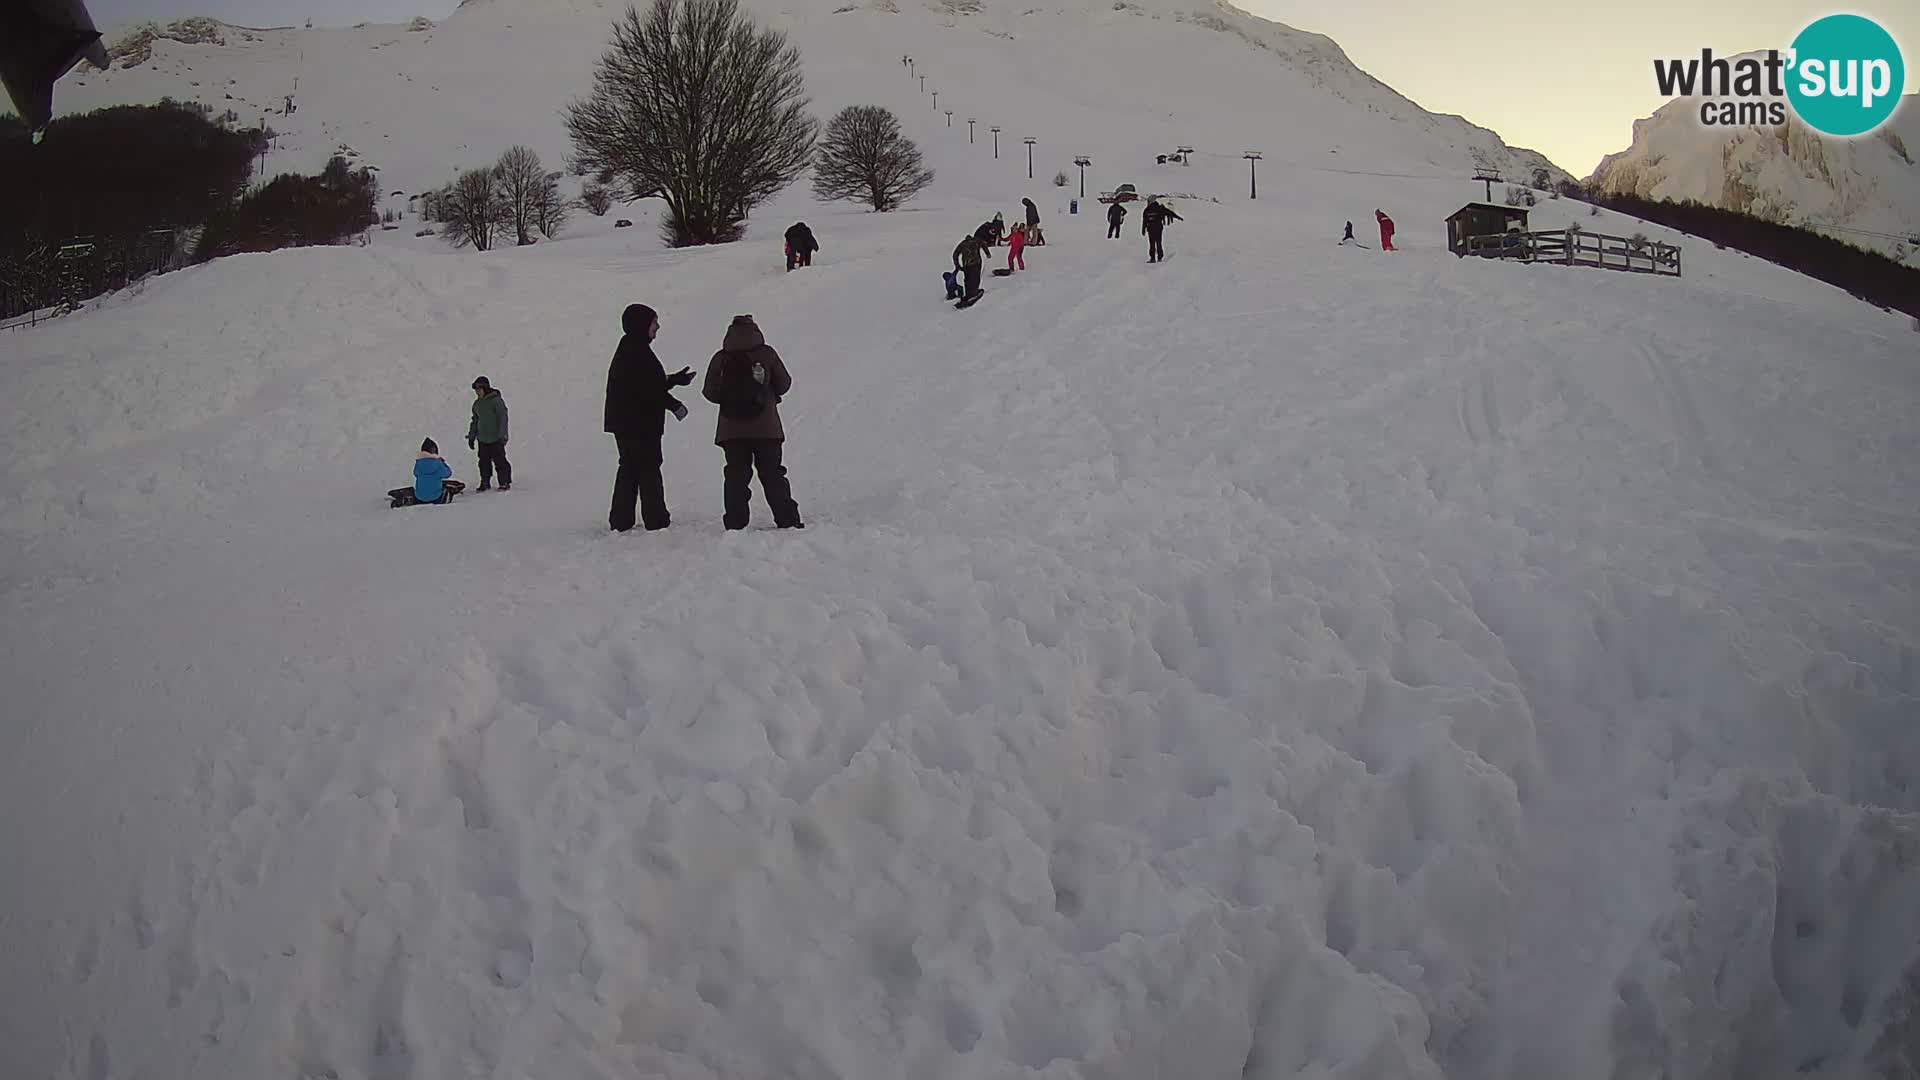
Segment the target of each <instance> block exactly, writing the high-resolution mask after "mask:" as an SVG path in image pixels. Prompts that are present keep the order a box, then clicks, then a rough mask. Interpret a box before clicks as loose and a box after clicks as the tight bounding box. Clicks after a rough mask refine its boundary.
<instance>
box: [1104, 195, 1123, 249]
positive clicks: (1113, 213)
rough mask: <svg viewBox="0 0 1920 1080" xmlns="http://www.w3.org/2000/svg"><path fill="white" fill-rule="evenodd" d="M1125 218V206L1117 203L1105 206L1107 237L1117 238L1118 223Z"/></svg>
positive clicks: (1118, 231) (1118, 235)
mask: <svg viewBox="0 0 1920 1080" xmlns="http://www.w3.org/2000/svg"><path fill="white" fill-rule="evenodd" d="M1125 220H1127V208H1126V207H1124V206H1121V205H1120V204H1119V203H1114V204H1113V205H1112V206H1109V207H1107V239H1109V240H1117V239H1119V237H1120V223H1121V222H1123V221H1125Z"/></svg>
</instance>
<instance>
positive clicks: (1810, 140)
mask: <svg viewBox="0 0 1920 1080" xmlns="http://www.w3.org/2000/svg"><path fill="white" fill-rule="evenodd" d="M1915 154H1920V97H1916V96H1913V95H1909V96H1908V97H1907V98H1906V99H1904V100H1903V101H1902V102H1901V103H1900V105H1899V107H1898V108H1897V109H1896V110H1895V112H1894V115H1893V118H1892V119H1891V120H1890V121H1888V123H1887V125H1886V126H1885V127H1883V128H1881V129H1880V130H1879V131H1878V132H1875V133H1874V134H1873V135H1870V136H1867V137H1864V138H1859V139H1836V138H1831V137H1827V136H1823V135H1820V134H1819V133H1818V132H1815V131H1813V130H1812V129H1810V128H1808V127H1807V126H1806V125H1804V124H1802V123H1800V121H1799V120H1798V119H1797V118H1794V117H1792V116H1791V114H1789V122H1788V124H1787V126H1786V127H1784V128H1759V127H1745V128H1734V129H1731V130H1715V129H1710V128H1703V127H1701V126H1700V123H1699V118H1698V105H1697V103H1690V102H1688V101H1684V100H1680V101H1674V102H1670V103H1668V104H1667V105H1664V106H1662V107H1661V108H1660V109H1658V110H1657V111H1655V112H1654V114H1653V115H1652V116H1649V117H1646V118H1644V119H1641V120H1635V121H1634V122H1633V144H1632V145H1631V146H1629V147H1628V148H1627V149H1625V150H1622V151H1620V152H1619V153H1617V154H1609V155H1607V157H1606V158H1604V159H1603V160H1602V161H1601V162H1600V165H1599V167H1598V168H1596V169H1595V170H1594V173H1593V176H1592V179H1593V180H1594V181H1596V182H1598V183H1599V184H1600V185H1601V186H1602V187H1603V188H1605V189H1606V190H1607V191H1612V192H1623V193H1627V194H1632V195H1638V196H1641V197H1643V198H1649V199H1674V200H1684V199H1694V200H1698V201H1700V202H1703V203H1707V204H1710V205H1713V206H1723V207H1726V208H1728V209H1731V210H1744V211H1746V212H1748V213H1751V214H1754V215H1756V216H1758V217H1762V218H1766V219H1767V220H1770V221H1780V222H1785V223H1788V224H1793V225H1804V226H1807V227H1809V228H1812V229H1815V230H1818V231H1821V232H1825V233H1828V234H1829V235H1832V236H1834V237H1837V238H1839V239H1841V240H1845V241H1847V242H1849V243H1852V244H1855V245H1858V246H1860V247H1864V248H1868V249H1870V250H1875V251H1888V250H1890V249H1892V248H1893V246H1894V245H1895V244H1896V243H1900V244H1903V247H1904V249H1905V250H1908V251H1915V250H1920V243H1915V242H1914V240H1913V239H1912V238H1914V237H1920V159H1916V158H1915V157H1914V155H1915Z"/></svg>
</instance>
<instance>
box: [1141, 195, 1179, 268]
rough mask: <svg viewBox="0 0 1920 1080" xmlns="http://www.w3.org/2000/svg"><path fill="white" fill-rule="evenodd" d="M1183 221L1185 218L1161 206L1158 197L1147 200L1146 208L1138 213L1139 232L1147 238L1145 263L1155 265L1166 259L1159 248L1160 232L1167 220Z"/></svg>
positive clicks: (1164, 253) (1170, 208) (1167, 207)
mask: <svg viewBox="0 0 1920 1080" xmlns="http://www.w3.org/2000/svg"><path fill="white" fill-rule="evenodd" d="M1169 218H1171V219H1172V220H1174V221H1185V220H1187V219H1186V218H1183V217H1181V216H1180V215H1179V214H1176V213H1174V212H1173V208H1172V207H1170V206H1166V205H1163V204H1162V203H1161V202H1160V198H1159V196H1154V197H1152V198H1149V199H1148V200H1147V208H1146V209H1145V210H1142V211H1140V231H1141V232H1143V233H1145V234H1146V237H1147V261H1148V262H1150V263H1156V262H1159V261H1160V260H1162V259H1164V258H1166V257H1167V253H1166V251H1165V250H1164V249H1162V248H1161V246H1160V232H1161V230H1163V229H1165V228H1166V227H1167V220H1168V219H1169Z"/></svg>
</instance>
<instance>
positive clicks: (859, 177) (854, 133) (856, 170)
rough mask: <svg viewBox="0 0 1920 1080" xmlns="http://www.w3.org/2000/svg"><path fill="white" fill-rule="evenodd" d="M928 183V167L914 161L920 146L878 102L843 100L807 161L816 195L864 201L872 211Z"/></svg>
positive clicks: (891, 205)
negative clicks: (810, 164)
mask: <svg viewBox="0 0 1920 1080" xmlns="http://www.w3.org/2000/svg"><path fill="white" fill-rule="evenodd" d="M932 182H933V170H932V169H926V168H922V167H921V165H920V148H919V147H917V146H915V145H913V140H912V139H909V138H907V137H906V136H904V135H902V134H900V121H899V120H896V119H895V118H894V115H893V114H892V113H891V112H888V111H887V110H886V109H883V108H881V107H880V106H878V105H849V106H847V107H846V108H844V109H841V110H840V111H839V112H838V113H837V114H835V115H834V118H833V121H832V122H831V123H829V124H828V125H827V134H826V138H824V139H822V140H821V141H820V152H819V153H818V155H816V156H815V158H814V162H813V193H814V195H815V196H816V197H817V198H820V199H828V200H831V199H848V200H853V201H859V202H864V203H866V204H867V205H869V206H871V207H873V208H874V209H875V210H881V211H885V210H892V209H894V208H895V207H897V206H899V205H900V204H901V203H903V202H905V201H907V200H908V199H911V198H913V197H914V195H916V194H918V193H919V191H920V189H921V188H924V187H926V186H927V185H928V184H930V183H932Z"/></svg>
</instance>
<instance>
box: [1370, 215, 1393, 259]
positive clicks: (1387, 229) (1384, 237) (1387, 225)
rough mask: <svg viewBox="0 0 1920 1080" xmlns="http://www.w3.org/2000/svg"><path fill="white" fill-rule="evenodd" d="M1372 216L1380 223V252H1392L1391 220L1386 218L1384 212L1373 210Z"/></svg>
mask: <svg viewBox="0 0 1920 1080" xmlns="http://www.w3.org/2000/svg"><path fill="white" fill-rule="evenodd" d="M1373 216H1374V218H1376V219H1377V220H1378V221H1379V222H1380V250H1381V251H1392V250H1393V219H1392V218H1390V217H1388V216H1387V212H1386V211H1385V210H1375V211H1374V212H1373Z"/></svg>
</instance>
